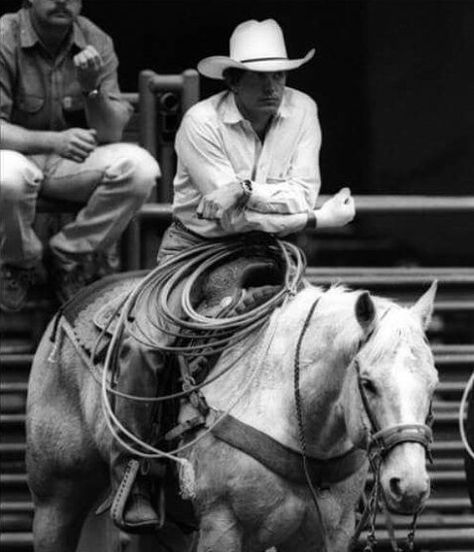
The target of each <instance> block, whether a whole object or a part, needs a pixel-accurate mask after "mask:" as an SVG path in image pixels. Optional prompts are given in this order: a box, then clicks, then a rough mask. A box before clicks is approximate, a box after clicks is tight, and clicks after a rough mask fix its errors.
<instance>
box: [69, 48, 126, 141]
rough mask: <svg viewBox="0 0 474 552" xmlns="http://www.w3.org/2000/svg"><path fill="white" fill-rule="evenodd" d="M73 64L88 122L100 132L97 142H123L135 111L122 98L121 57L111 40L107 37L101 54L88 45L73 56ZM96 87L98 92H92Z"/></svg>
mask: <svg viewBox="0 0 474 552" xmlns="http://www.w3.org/2000/svg"><path fill="white" fill-rule="evenodd" d="M74 64H75V65H76V70H77V77H78V80H79V83H80V85H81V87H82V90H83V92H84V94H85V111H86V119H87V123H88V125H89V127H90V128H91V129H95V131H96V132H97V141H98V143H99V144H101V143H113V142H118V141H120V140H121V139H122V133H123V129H124V128H125V125H126V124H127V123H128V121H129V119H130V116H131V114H132V111H133V110H132V107H131V106H130V104H129V103H128V102H125V101H123V100H122V99H121V98H120V89H119V85H118V78H117V67H118V59H117V56H116V54H115V51H114V48H113V43H112V40H111V39H110V38H108V40H107V41H106V42H105V43H104V46H103V48H102V52H101V53H99V52H98V50H97V49H96V48H95V47H94V46H90V45H89V46H87V47H86V48H85V49H84V50H82V51H81V52H79V53H78V54H77V55H76V56H75V57H74ZM96 89H97V90H98V92H99V93H98V94H95V93H92V94H91V92H92V91H95V90H96Z"/></svg>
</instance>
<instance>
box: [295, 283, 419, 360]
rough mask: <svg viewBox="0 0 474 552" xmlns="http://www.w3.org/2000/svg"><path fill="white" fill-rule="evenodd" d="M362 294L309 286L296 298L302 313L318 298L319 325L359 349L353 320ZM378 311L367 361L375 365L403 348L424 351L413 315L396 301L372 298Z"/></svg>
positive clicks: (358, 333) (359, 333) (343, 288)
mask: <svg viewBox="0 0 474 552" xmlns="http://www.w3.org/2000/svg"><path fill="white" fill-rule="evenodd" d="M362 291H363V290H354V289H350V288H348V287H346V286H344V285H341V284H334V285H332V286H331V287H329V288H328V289H327V290H324V289H323V288H320V287H315V286H308V287H307V288H305V289H304V290H303V291H302V292H301V297H300V298H299V299H300V301H301V303H302V304H304V305H305V307H304V308H305V312H307V310H308V309H309V306H310V304H311V303H312V302H313V301H314V300H316V299H317V297H320V298H321V303H322V304H321V307H323V305H324V307H323V308H321V309H319V310H318V311H317V312H316V314H315V316H317V317H319V322H318V323H319V324H320V325H323V326H327V325H330V324H334V325H337V327H338V331H339V334H340V337H341V339H343V340H344V342H346V343H347V344H348V346H349V347H350V345H351V344H352V345H353V346H358V344H359V340H360V339H361V337H362V329H361V327H360V325H359V324H358V323H357V320H356V316H355V303H356V300H357V298H358V296H359V295H360V294H361V292H362ZM371 298H372V300H373V302H374V304H375V307H376V310H377V319H376V324H375V327H374V331H373V334H372V336H371V339H370V341H371V346H370V351H369V355H370V360H371V361H373V362H377V361H378V360H380V359H381V358H382V357H383V356H384V355H386V354H387V352H390V351H393V350H395V349H397V348H398V347H399V346H400V345H402V344H409V345H410V346H411V348H412V349H413V350H414V351H415V350H417V349H420V350H421V349H427V347H425V346H423V347H421V344H425V343H426V337H425V334H424V331H423V328H422V326H421V323H420V320H419V319H418V318H417V317H416V316H414V315H413V313H412V312H411V311H410V309H409V308H406V307H403V306H401V305H399V304H397V303H396V302H395V301H393V300H391V299H388V298H385V297H380V296H377V295H371Z"/></svg>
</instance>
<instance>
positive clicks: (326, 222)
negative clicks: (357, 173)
mask: <svg viewBox="0 0 474 552" xmlns="http://www.w3.org/2000/svg"><path fill="white" fill-rule="evenodd" d="M315 215H316V219H317V223H318V224H317V227H318V228H336V227H338V226H344V225H346V224H347V223H349V222H351V220H352V219H353V218H354V216H355V205H354V198H353V197H352V196H351V191H350V189H349V188H342V189H341V190H339V192H337V194H335V195H334V196H333V197H331V198H330V199H328V200H327V201H326V203H324V204H323V206H322V207H321V209H318V210H317V211H315Z"/></svg>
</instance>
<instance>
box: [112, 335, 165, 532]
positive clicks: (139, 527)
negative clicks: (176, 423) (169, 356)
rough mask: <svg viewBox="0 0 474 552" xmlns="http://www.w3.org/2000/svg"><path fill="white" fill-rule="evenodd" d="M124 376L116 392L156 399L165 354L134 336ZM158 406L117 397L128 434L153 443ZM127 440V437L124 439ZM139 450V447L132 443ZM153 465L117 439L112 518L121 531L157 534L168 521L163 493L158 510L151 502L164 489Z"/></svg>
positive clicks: (124, 358) (127, 344) (123, 360)
mask: <svg viewBox="0 0 474 552" xmlns="http://www.w3.org/2000/svg"><path fill="white" fill-rule="evenodd" d="M119 369H120V374H119V378H118V382H117V386H116V389H117V390H119V391H121V392H122V393H127V394H129V395H136V396H141V397H147V396H149V397H156V396H157V394H158V382H159V374H160V372H162V370H163V369H164V358H163V355H162V354H161V353H159V352H157V351H150V350H147V349H145V348H144V347H143V346H141V345H140V344H139V343H138V342H137V341H135V340H134V339H133V338H131V337H127V338H125V340H124V343H123V345H122V350H121V353H120V359H119ZM154 404H155V403H152V402H150V403H147V402H138V401H133V400H129V399H124V398H121V397H120V398H119V397H116V401H115V415H116V416H117V418H118V419H119V420H120V422H121V423H122V424H123V425H124V426H125V427H126V428H127V430H128V431H130V432H131V433H133V434H134V435H136V436H137V437H138V438H140V439H141V440H143V441H146V442H149V439H150V436H151V432H152V422H153V419H152V418H153V413H154V411H155V408H154ZM124 439H125V440H126V441H128V440H127V438H126V437H124ZM130 445H131V446H133V447H137V445H136V444H134V443H130ZM148 466H149V462H148V461H147V460H143V459H142V458H140V457H138V456H133V454H132V453H131V452H129V451H128V450H127V449H125V448H124V447H123V446H122V445H121V444H120V443H119V442H118V441H117V440H116V439H114V440H113V444H112V448H111V455H110V468H111V470H110V474H111V486H112V496H113V502H112V506H111V517H112V520H113V522H114V523H115V524H116V525H117V526H118V527H120V529H122V530H124V531H126V532H129V533H145V532H153V531H156V530H158V529H160V528H161V526H162V525H163V522H164V511H163V508H162V507H160V506H162V497H161V495H162V490H161V489H160V490H159V493H158V494H159V499H158V500H157V501H156V502H157V507H159V509H160V510H161V511H160V512H159V513H157V511H156V510H155V506H154V504H152V499H151V488H152V487H155V488H160V487H161V485H160V481H159V479H158V478H157V477H156V475H155V474H154V475H153V480H152V478H151V477H150V475H149V473H148V471H149V469H148Z"/></svg>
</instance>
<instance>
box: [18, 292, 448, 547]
mask: <svg viewBox="0 0 474 552" xmlns="http://www.w3.org/2000/svg"><path fill="white" fill-rule="evenodd" d="M435 292H436V285H435V283H433V285H432V286H431V287H430V289H429V290H428V291H427V292H425V293H424V295H422V296H421V298H420V299H418V301H417V302H416V303H415V304H413V305H412V306H411V307H405V306H400V305H398V304H397V303H395V302H394V301H391V300H389V299H386V298H382V297H378V296H372V295H371V294H370V293H369V292H367V291H359V290H351V289H348V288H345V287H343V286H338V285H334V286H331V287H329V288H328V289H323V288H321V287H314V286H311V285H309V284H307V285H306V286H304V287H303V289H300V290H298V291H297V292H295V293H294V294H292V295H290V296H289V297H288V298H287V299H286V300H285V301H284V302H283V303H282V304H281V305H280V306H279V307H278V308H276V309H275V310H274V311H273V312H272V314H271V315H270V316H269V319H268V321H267V322H266V323H265V324H264V325H263V326H262V328H261V329H260V330H258V332H255V335H248V336H246V337H245V338H244V339H243V340H241V341H240V342H238V343H236V344H235V345H233V346H232V347H230V348H229V349H228V350H225V351H224V352H223V353H222V354H221V355H220V357H219V358H218V360H217V362H216V364H215V366H214V367H213V369H212V371H211V373H210V374H209V375H208V376H207V378H208V382H207V385H205V386H203V387H202V389H201V391H202V393H203V394H204V396H205V399H206V401H207V403H208V405H209V406H210V407H211V410H210V414H209V420H208V424H207V425H206V426H204V427H200V428H198V429H197V430H196V432H195V433H194V435H191V436H189V437H185V438H184V439H183V442H182V444H183V445H184V446H183V448H182V452H181V453H180V457H181V458H183V459H185V460H186V461H187V462H189V463H190V465H191V466H192V468H193V473H194V484H193V486H192V489H191V490H189V489H188V491H189V492H188V497H189V499H190V500H191V501H192V505H193V507H194V511H195V513H196V516H197V519H198V521H199V532H198V537H197V541H198V542H197V544H196V545H195V546H196V550H197V551H198V552H211V551H212V552H263V551H265V550H268V549H272V550H277V551H278V552H290V551H295V550H298V552H309V551H310V550H311V551H313V552H314V551H324V552H341V551H343V550H347V549H348V547H349V545H350V539H351V535H352V534H353V533H354V527H355V511H356V507H357V505H358V503H359V500H360V497H361V495H362V493H363V490H364V486H365V484H366V480H367V474H368V466H369V462H368V459H369V460H373V459H374V458H378V463H377V466H378V471H377V480H378V481H379V483H380V488H381V490H382V492H381V494H382V496H383V499H384V502H385V503H386V505H387V507H388V508H389V509H390V510H392V511H394V512H398V513H404V514H414V513H416V512H418V511H419V510H420V509H421V508H422V507H423V505H424V503H425V501H426V500H427V498H428V496H429V493H430V481H429V476H428V472H427V469H426V455H427V449H428V448H429V442H430V440H431V435H430V430H429V428H428V426H427V419H428V418H429V415H430V409H431V401H432V397H433V393H434V390H435V387H436V384H437V372H436V369H435V367H434V362H433V356H432V353H431V350H430V347H429V344H428V342H427V339H426V336H425V330H426V328H427V326H428V324H429V321H430V317H431V314H432V310H433V304H434V297H435ZM55 323H56V325H58V324H59V326H60V325H61V322H59V323H58V321H57V320H56V322H55ZM53 324H54V323H53V322H52V323H51V324H50V327H49V328H48V329H47V330H46V332H45V334H44V336H43V338H42V340H41V342H40V344H39V347H38V349H37V352H36V354H35V357H34V362H33V365H32V370H31V375H30V381H29V390H28V398H27V425H26V428H27V456H26V459H27V473H28V483H29V487H30V490H31V493H32V496H33V501H34V505H35V513H34V526H33V534H34V543H35V551H36V552H73V551H74V550H75V549H76V546H77V543H78V539H79V536H80V531H81V527H82V525H83V523H84V519H85V518H86V516H87V513H88V512H89V510H90V509H91V507H92V506H93V505H94V504H95V503H97V501H98V500H99V497H101V496H102V495H103V493H104V492H106V489H107V486H108V466H107V459H108V451H109V448H110V446H111V439H112V437H111V434H110V432H109V430H108V427H107V424H106V422H105V420H104V415H103V410H102V407H101V389H100V386H99V385H98V383H97V381H96V378H94V377H93V374H91V371H90V370H88V369H86V368H85V367H84V364H85V363H86V359H84V354H81V353H80V351H78V348H77V346H75V345H74V343H73V342H72V340H71V339H69V338H68V336H67V335H66V336H63V337H62V339H60V340H56V342H55V343H52V340H51V334H52V332H54V331H57V328H54V327H53ZM216 374H218V375H219V376H220V377H217V378H216V377H215V376H216ZM192 409H193V407H190V406H189V405H184V406H183V408H182V411H181V413H180V421H185V420H186V419H189V418H190V417H192V416H193V412H192ZM228 419H232V420H234V422H235V423H236V424H237V426H238V428H237V429H240V435H241V437H242V439H241V441H242V442H241V443H240V445H239V444H237V445H235V444H233V443H232V439H231V438H229V439H228V438H227V437H226V435H225V433H226V432H225V431H220V430H219V428H220V427H224V426H225V422H226V420H228ZM211 429H212V430H211ZM252 433H255V435H256V439H254V441H255V440H256V443H257V446H256V448H257V449H258V448H259V446H260V445H262V446H263V448H265V446H266V445H267V444H268V446H269V447H270V451H271V453H270V455H269V457H268V454H266V453H265V451H264V450H263V451H259V450H257V451H256V454H255V455H252V454H251V453H250V452H248V451H247V450H246V448H245V446H244V445H245V441H246V440H247V438H248V437H249V436H250V435H251V434H252ZM252 446H254V445H252ZM374 450H375V453H374ZM369 453H370V454H369ZM255 456H256V457H255ZM287 457H288V458H289V459H288V460H287ZM295 457H296V461H295ZM280 461H281V462H280ZM272 462H275V466H273V465H272ZM280 464H281V465H280ZM313 465H314V466H315V469H314V470H312V466H313ZM288 466H289V471H288V469H287V468H288ZM285 469H286V470H287V471H286V472H285ZM296 472H298V473H296ZM300 472H301V473H300ZM312 477H313V480H312V481H311V478H312ZM181 483H182V484H183V481H181Z"/></svg>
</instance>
